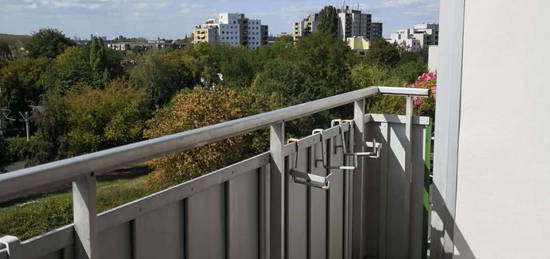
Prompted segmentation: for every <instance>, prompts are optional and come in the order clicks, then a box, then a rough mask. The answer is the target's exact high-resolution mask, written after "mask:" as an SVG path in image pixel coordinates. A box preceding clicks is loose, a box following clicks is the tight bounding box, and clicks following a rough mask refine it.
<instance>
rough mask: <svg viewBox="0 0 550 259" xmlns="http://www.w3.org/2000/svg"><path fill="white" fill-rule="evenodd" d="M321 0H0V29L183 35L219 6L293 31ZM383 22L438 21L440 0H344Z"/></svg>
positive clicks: (389, 25)
mask: <svg viewBox="0 0 550 259" xmlns="http://www.w3.org/2000/svg"><path fill="white" fill-rule="evenodd" d="M342 4H343V1H323V0H278V1H266V0H256V1H250V0H233V1H230V0H208V1H205V0H202V1H201V0H179V1H178V0H0V33H10V34H31V33H32V32H35V31H38V30H39V29H40V28H57V29H59V30H61V31H63V32H64V33H65V34H66V35H68V36H70V37H74V36H77V37H80V38H88V37H89V36H90V34H95V35H100V36H107V37H108V38H109V39H111V38H112V37H116V36H119V35H124V36H126V37H145V38H148V39H155V38H157V37H160V38H167V39H177V38H183V37H184V36H185V35H186V34H190V33H191V32H192V31H193V28H194V26H195V25H198V24H201V23H203V22H204V21H205V20H206V19H208V18H216V17H217V13H220V12H239V13H245V14H246V16H247V17H249V18H255V19H261V20H262V24H267V25H269V33H270V34H273V35H276V34H278V33H281V32H287V33H291V32H292V24H293V22H294V21H298V20H300V19H301V18H303V17H305V16H306V15H307V14H309V13H313V12H318V11H319V10H321V9H322V8H323V6H325V5H333V6H342ZM346 4H348V5H351V6H353V7H355V8H357V6H359V8H360V9H361V10H363V11H365V12H367V13H371V14H372V15H373V21H380V22H383V23H384V29H383V30H384V36H385V37H389V34H390V33H391V32H393V31H395V30H396V29H399V28H407V27H411V26H412V25H414V24H418V23H426V22H438V17H439V0H366V1H357V0H356V1H355V2H349V0H348V1H347V2H346Z"/></svg>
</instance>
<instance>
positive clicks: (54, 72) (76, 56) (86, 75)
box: [40, 47, 94, 95]
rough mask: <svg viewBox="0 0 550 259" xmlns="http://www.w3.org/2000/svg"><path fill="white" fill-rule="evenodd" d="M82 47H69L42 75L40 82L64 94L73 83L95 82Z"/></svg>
mask: <svg viewBox="0 0 550 259" xmlns="http://www.w3.org/2000/svg"><path fill="white" fill-rule="evenodd" d="M86 54H87V53H86V51H85V49H84V48H81V47H69V48H68V49H66V50H65V52H63V54H61V55H59V56H58V57H57V58H56V59H55V60H54V61H53V63H52V65H51V67H50V69H48V71H47V72H45V73H44V74H43V75H42V78H41V79H40V84H41V85H42V87H44V88H45V89H46V90H47V91H54V92H56V93H57V94H60V95H64V94H65V92H67V91H68V90H69V89H70V88H71V87H72V86H73V85H76V84H81V83H82V84H90V85H91V84H93V81H94V79H93V78H94V77H93V75H92V72H91V69H90V64H89V58H88V55H86Z"/></svg>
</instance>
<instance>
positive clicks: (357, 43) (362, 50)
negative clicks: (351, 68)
mask: <svg viewBox="0 0 550 259" xmlns="http://www.w3.org/2000/svg"><path fill="white" fill-rule="evenodd" d="M346 43H347V45H348V46H349V48H350V49H351V50H353V51H355V52H356V53H357V54H359V55H365V54H367V51H368V50H369V47H370V42H369V41H368V40H367V39H366V38H364V37H349V38H347V39H346Z"/></svg>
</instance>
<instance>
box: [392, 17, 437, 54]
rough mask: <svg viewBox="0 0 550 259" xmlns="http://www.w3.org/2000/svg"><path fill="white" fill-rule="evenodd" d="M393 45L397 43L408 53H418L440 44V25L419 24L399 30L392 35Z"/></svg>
mask: <svg viewBox="0 0 550 259" xmlns="http://www.w3.org/2000/svg"><path fill="white" fill-rule="evenodd" d="M389 42H391V43H397V44H398V45H399V46H400V47H401V48H403V49H405V50H408V51H418V50H420V49H422V48H424V47H426V46H431V45H438V44H439V24H435V23H434V24H417V25H414V26H413V28H407V29H399V30H397V31H395V32H394V33H392V34H391V35H390V40H389Z"/></svg>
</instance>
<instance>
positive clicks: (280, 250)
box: [269, 122, 286, 259]
mask: <svg viewBox="0 0 550 259" xmlns="http://www.w3.org/2000/svg"><path fill="white" fill-rule="evenodd" d="M284 143H285V124H284V122H279V123H277V124H274V125H271V126H270V140H269V148H270V152H271V165H270V169H271V172H270V184H271V186H270V187H271V188H270V189H271V194H270V196H271V197H270V202H271V203H270V206H271V208H270V214H271V215H270V220H271V222H270V233H271V240H270V241H271V244H270V247H269V249H270V255H271V258H272V259H280V258H283V257H284V256H285V213H286V212H285V163H284V157H283V145H284Z"/></svg>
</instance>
